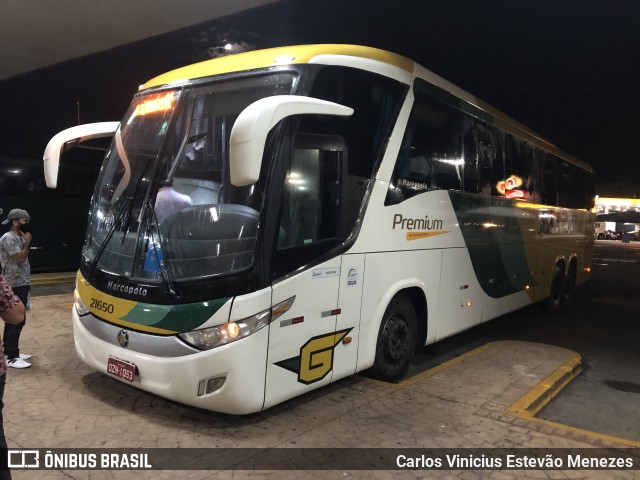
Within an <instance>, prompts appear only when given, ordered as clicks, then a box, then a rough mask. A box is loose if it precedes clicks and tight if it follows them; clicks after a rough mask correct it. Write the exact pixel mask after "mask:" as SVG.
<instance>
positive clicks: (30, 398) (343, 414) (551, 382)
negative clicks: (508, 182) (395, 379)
mask: <svg viewBox="0 0 640 480" xmlns="http://www.w3.org/2000/svg"><path fill="white" fill-rule="evenodd" d="M72 301H73V299H72V297H71V296H70V295H51V296H43V297H35V298H33V300H32V304H33V308H32V310H31V312H29V314H28V320H27V326H26V327H25V329H24V330H23V336H22V340H21V351H22V352H23V353H31V354H33V358H32V367H31V368H28V369H24V370H14V369H11V370H10V371H9V372H8V379H7V387H6V391H5V398H4V400H5V410H4V426H5V433H6V437H7V442H8V444H9V448H24V449H28V448H112V447H119V448H178V447H179V448H213V447H222V448H224V447H229V448H231V447H247V448H249V447H251V448H256V447H258V448H262V447H297V448H300V447H332V448H349V447H357V448H363V447H373V448H457V447H462V448H493V447H496V448H585V447H614V448H621V447H630V446H638V445H635V444H633V443H628V442H625V441H624V440H623V439H616V438H613V437H607V436H604V435H600V436H599V435H596V434H590V433H589V432H585V431H582V430H578V429H572V428H570V427H564V426H562V425H558V424H554V423H552V422H545V421H541V420H538V419H536V418H535V413H536V411H537V410H539V408H541V407H542V406H543V405H544V403H545V402H546V401H548V400H549V399H550V398H552V397H553V395H554V394H555V393H557V391H558V390H559V389H561V388H562V386H563V385H564V384H566V382H567V381H570V379H571V378H572V377H573V376H574V375H576V374H577V373H579V368H580V357H579V355H577V354H576V353H575V352H572V351H570V350H566V349H562V348H558V347H554V346H548V345H541V344H536V343H529V342H515V341H503V342H495V343H490V344H487V345H484V346H483V347H480V348H478V349H476V350H473V351H471V352H469V353H467V354H465V355H462V356H460V357H457V358H455V359H454V360H452V361H450V362H447V363H445V364H443V365H440V366H438V367H435V368H433V369H431V370H428V371H426V372H423V373H421V374H418V375H416V376H414V377H412V378H409V379H407V380H405V381H403V382H401V383H400V384H398V385H390V384H386V383H381V382H377V381H373V380H370V379H367V378H365V377H362V376H353V377H350V378H347V379H344V380H341V381H339V382H337V383H335V384H332V385H330V386H328V387H325V388H322V389H320V390H318V391H315V392H312V393H311V394H308V395H305V396H303V397H300V398H297V399H294V400H291V401H289V402H286V403H284V404H282V405H279V406H276V407H274V408H272V409H270V410H267V411H265V412H263V413H260V414H255V415H249V416H244V417H236V416H228V415H222V414H216V413H212V412H207V411H203V410H198V409H194V408H191V407H187V406H183V405H180V404H177V403H174V402H171V401H168V400H165V399H163V398H160V397H156V396H153V395H151V394H148V393H145V392H142V391H140V390H137V389H135V388H133V387H131V386H129V385H126V384H123V383H121V382H119V381H118V380H115V379H113V378H110V377H107V376H106V375H103V374H100V373H97V372H95V371H93V370H91V369H90V368H89V367H87V366H85V365H84V364H83V363H81V362H80V360H79V359H78V358H77V356H76V354H75V350H74V346H73V332H72V329H71V318H70V309H71V308H72ZM637 472H638V471H632V470H629V471H617V472H610V471H580V470H564V471H546V470H527V471H526V472H524V471H516V470H497V471H481V470H478V471H469V470H467V471H464V470H455V471H428V472H425V471H349V470H344V471H262V472H252V471H235V472H230V471H222V472H217V471H173V472H172V471H141V472H127V471H81V470H32V471H27V470H14V471H13V472H12V473H13V478H14V479H18V480H20V479H29V480H32V479H34V480H38V479H58V478H59V479H85V478H91V479H95V480H103V479H128V478H133V477H135V478H140V479H147V478H148V479H152V478H153V479H174V478H187V479H210V478H240V479H244V478H269V479H271V478H273V479H281V478H285V479H286V478H292V479H293V478H296V479H297V478H363V479H364V478H366V479H371V478H380V479H386V478H389V479H390V478H460V479H474V478H491V479H516V478H523V477H525V476H526V477H528V478H594V479H596V478H597V479H602V478H619V479H632V478H637V477H635V475H636V474H637Z"/></svg>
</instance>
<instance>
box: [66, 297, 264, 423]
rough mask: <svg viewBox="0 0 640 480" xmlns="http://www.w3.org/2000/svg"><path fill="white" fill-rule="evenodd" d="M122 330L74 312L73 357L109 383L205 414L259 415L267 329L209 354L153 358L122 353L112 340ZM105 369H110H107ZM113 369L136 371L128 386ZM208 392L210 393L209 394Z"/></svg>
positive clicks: (128, 351)
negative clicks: (93, 327)
mask: <svg viewBox="0 0 640 480" xmlns="http://www.w3.org/2000/svg"><path fill="white" fill-rule="evenodd" d="M87 321H89V322H100V323H101V326H100V328H101V329H102V330H103V331H104V330H105V329H106V330H107V331H109V329H110V332H111V333H112V335H109V337H105V336H104V335H103V337H104V338H99V337H98V336H96V335H94V334H93V333H92V332H91V331H90V330H89V329H88V328H87V327H86V325H85V323H86V322H87ZM121 330H122V329H121V327H117V326H114V325H109V324H105V323H104V322H102V321H101V320H99V319H97V318H95V317H92V318H89V319H87V318H85V317H83V318H82V320H81V318H80V317H79V316H78V314H77V312H76V310H75V308H74V309H73V333H74V342H75V347H76V352H77V353H78V356H79V357H80V359H81V360H82V361H83V362H85V363H86V364H87V365H89V366H91V367H93V368H95V369H96V370H98V371H100V372H102V373H105V374H106V375H108V376H109V377H111V378H114V379H116V380H120V381H122V382H123V383H126V384H129V385H131V386H133V387H136V388H139V389H141V390H144V391H147V392H150V393H154V394H156V395H159V396H161V397H164V398H168V399H170V400H174V401H176V402H180V403H184V404H186V405H192V406H194V407H198V408H203V409H206V410H213V411H216V412H222V413H231V414H247V413H253V412H258V411H260V410H262V408H263V405H264V391H265V389H264V382H265V370H266V360H267V345H268V334H269V328H268V327H266V328H263V329H261V330H259V331H258V332H256V333H254V334H253V335H250V336H249V337H246V338H244V339H242V340H239V341H237V342H234V343H231V344H228V345H224V346H222V347H218V348H214V349H212V350H205V351H195V350H194V349H185V350H191V352H188V354H183V355H180V356H159V355H158V356H156V355H151V354H149V353H140V352H137V351H135V350H133V349H132V348H134V347H133V346H132V345H127V346H126V347H122V346H120V345H119V344H118V340H117V336H118V333H120V331H121ZM132 333H134V332H132ZM135 335H138V336H144V337H146V338H147V339H151V341H153V338H154V337H155V336H154V335H148V334H140V333H138V332H135ZM106 338H109V339H112V340H107V339H106ZM156 338H158V337H156ZM165 338H166V337H165ZM110 359H111V360H110ZM110 363H111V364H112V367H111V369H108V365H109V364H110ZM114 363H117V364H120V365H122V364H125V365H128V366H133V367H130V368H131V371H133V370H134V369H135V376H134V377H133V381H128V380H125V379H123V378H119V377H118V376H117V374H116V373H114V368H113V364H114ZM128 368H129V367H128ZM109 370H111V372H110V371H109ZM124 377H125V378H126V377H127V375H126V374H125V375H124ZM207 390H210V391H209V393H207Z"/></svg>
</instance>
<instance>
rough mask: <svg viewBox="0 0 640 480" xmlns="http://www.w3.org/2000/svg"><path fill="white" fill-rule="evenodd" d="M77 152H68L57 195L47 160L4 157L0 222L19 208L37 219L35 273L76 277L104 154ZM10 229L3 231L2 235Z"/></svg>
mask: <svg viewBox="0 0 640 480" xmlns="http://www.w3.org/2000/svg"><path fill="white" fill-rule="evenodd" d="M84 147H85V148H81V149H80V148H77V149H73V150H70V151H69V152H68V153H65V155H64V159H63V163H62V166H61V171H60V185H59V188H57V189H56V190H51V189H49V188H47V187H46V185H45V179H44V175H43V174H42V159H41V158H38V157H29V156H17V155H2V154H0V220H4V219H6V218H7V214H8V213H9V212H10V211H11V210H12V209H14V208H22V209H24V210H26V211H27V212H29V214H30V215H31V218H32V223H31V228H32V234H33V241H32V242H31V250H30V252H29V264H30V265H31V272H33V273H41V272H73V271H75V270H77V269H78V267H79V266H80V256H81V252H82V245H83V243H84V233H85V231H86V229H87V210H88V208H89V200H90V199H91V194H92V193H93V187H94V185H95V181H96V178H97V176H98V170H99V169H100V163H101V162H102V158H103V157H104V151H102V153H99V150H94V148H98V147H93V146H92V149H91V150H88V149H87V148H86V147H87V145H85V146H84ZM8 230H9V226H8V225H3V226H2V227H1V228H0V235H2V234H4V233H5V232H6V231H8Z"/></svg>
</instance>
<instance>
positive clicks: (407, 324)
mask: <svg viewBox="0 0 640 480" xmlns="http://www.w3.org/2000/svg"><path fill="white" fill-rule="evenodd" d="M416 332H417V321H416V313H415V309H414V307H413V304H412V303H411V301H410V300H409V299H408V298H407V297H406V296H405V295H403V294H398V295H396V296H395V297H393V299H391V302H389V305H388V306H387V309H386V310H385V312H384V315H383V317H382V322H381V323H380V330H379V331H378V340H377V343H376V356H375V360H374V363H373V366H372V367H371V369H370V370H369V372H368V373H369V374H370V375H371V376H372V377H374V378H377V379H378V380H383V381H387V382H395V381H397V380H399V379H400V378H402V377H403V376H404V375H405V373H407V370H408V369H409V365H410V364H411V359H412V358H413V354H414V353H415V350H416Z"/></svg>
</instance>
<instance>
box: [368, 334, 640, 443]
mask: <svg viewBox="0 0 640 480" xmlns="http://www.w3.org/2000/svg"><path fill="white" fill-rule="evenodd" d="M501 342H502V341H496V342H490V343H487V344H485V345H482V346H480V347H478V348H475V349H473V350H471V351H469V352H467V353H465V354H463V355H460V356H459V357H455V358H453V359H451V360H448V361H446V362H444V363H442V364H440V365H437V366H435V367H433V368H430V369H429V370H426V371H424V372H421V373H418V374H416V375H414V376H412V377H409V378H407V379H406V380H403V381H402V382H399V383H397V384H390V383H387V382H381V381H379V380H374V379H370V378H367V380H368V381H370V382H373V383H378V384H380V385H384V386H386V387H387V388H389V387H390V388H394V389H400V388H406V387H408V386H409V385H413V384H414V383H417V382H419V381H421V380H424V379H426V378H429V377H432V376H433V375H436V374H437V373H440V372H441V371H443V370H445V369H447V368H449V367H451V366H453V365H455V364H457V363H459V362H462V361H464V360H467V359H469V358H471V357H473V356H475V355H477V354H479V353H481V352H483V351H485V350H487V349H488V348H491V347H493V346H495V344H497V343H501ZM556 348H563V347H556ZM564 350H567V351H569V352H571V359H570V360H569V361H567V362H566V363H564V364H563V365H561V366H560V367H559V368H558V369H557V370H556V371H555V372H553V373H552V374H551V375H549V376H548V377H547V378H545V379H544V380H542V381H541V382H540V383H539V384H538V385H536V386H535V387H534V388H533V389H531V390H530V391H529V392H528V393H527V394H526V395H524V396H523V397H522V398H520V399H519V400H518V401H516V402H515V403H514V404H513V405H511V406H510V407H509V408H507V410H506V413H509V414H511V415H513V416H515V417H518V418H522V419H524V420H527V421H530V422H536V423H539V424H542V425H546V426H549V427H552V428H558V429H561V430H565V431H569V432H572V433H576V434H579V435H583V436H587V437H592V438H597V439H599V440H603V441H606V442H610V443H618V444H621V445H625V446H628V447H640V442H636V441H634V440H629V439H626V438H620V437H614V436H612V435H605V434H602V433H597V432H592V431H590V430H584V429H581V428H576V427H571V426H569V425H564V424H562V423H557V422H552V421H549V420H543V419H541V418H537V417H536V414H537V413H539V412H540V410H542V409H543V408H544V407H545V406H546V405H547V404H548V403H549V402H550V401H551V400H552V399H553V398H555V397H556V396H557V395H558V394H559V393H560V392H561V391H562V390H563V389H564V387H566V386H567V385H568V384H569V383H570V382H571V381H572V380H573V379H574V378H576V377H577V376H578V375H580V373H582V357H581V356H580V354H578V353H576V352H573V351H571V350H568V349H564Z"/></svg>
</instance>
